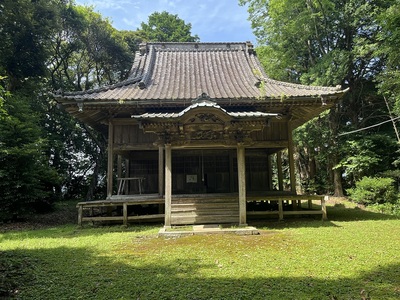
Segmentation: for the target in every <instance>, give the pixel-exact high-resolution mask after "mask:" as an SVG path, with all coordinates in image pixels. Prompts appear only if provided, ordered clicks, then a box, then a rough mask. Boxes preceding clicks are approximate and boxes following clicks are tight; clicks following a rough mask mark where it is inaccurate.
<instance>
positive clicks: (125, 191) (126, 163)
mask: <svg viewBox="0 0 400 300" xmlns="http://www.w3.org/2000/svg"><path fill="white" fill-rule="evenodd" d="M129 162H130V161H129V159H128V158H127V159H125V176H124V177H131V174H130V173H131V170H130V167H131V166H130V164H129ZM130 185H131V183H130V182H129V181H128V182H127V183H126V184H125V190H124V193H125V195H128V194H129V191H130V190H131V186H130Z"/></svg>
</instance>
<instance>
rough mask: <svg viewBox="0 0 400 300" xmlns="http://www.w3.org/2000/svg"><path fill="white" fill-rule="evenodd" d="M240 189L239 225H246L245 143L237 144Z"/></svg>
mask: <svg viewBox="0 0 400 300" xmlns="http://www.w3.org/2000/svg"><path fill="white" fill-rule="evenodd" d="M237 164H238V189H239V226H246V225H247V224H246V161H245V148H244V146H243V144H238V146H237Z"/></svg>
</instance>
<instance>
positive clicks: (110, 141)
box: [107, 121, 114, 198]
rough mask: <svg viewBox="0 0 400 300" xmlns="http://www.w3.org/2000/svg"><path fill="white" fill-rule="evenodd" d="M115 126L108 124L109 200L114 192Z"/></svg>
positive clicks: (110, 122)
mask: <svg viewBox="0 0 400 300" xmlns="http://www.w3.org/2000/svg"><path fill="white" fill-rule="evenodd" d="M113 145H114V125H113V123H112V121H109V123H108V162H107V198H111V196H112V192H113V165H114V153H113Z"/></svg>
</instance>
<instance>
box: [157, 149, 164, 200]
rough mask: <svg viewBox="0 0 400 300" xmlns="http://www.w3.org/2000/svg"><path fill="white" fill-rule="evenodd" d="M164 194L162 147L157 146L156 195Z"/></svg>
mask: <svg viewBox="0 0 400 300" xmlns="http://www.w3.org/2000/svg"><path fill="white" fill-rule="evenodd" d="M163 194H164V147H163V146H161V145H159V146H158V195H159V196H162V195H163Z"/></svg>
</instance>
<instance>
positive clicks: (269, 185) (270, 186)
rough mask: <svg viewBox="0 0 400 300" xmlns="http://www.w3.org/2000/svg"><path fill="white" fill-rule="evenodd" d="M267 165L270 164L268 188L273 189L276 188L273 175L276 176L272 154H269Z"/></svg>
mask: <svg viewBox="0 0 400 300" xmlns="http://www.w3.org/2000/svg"><path fill="white" fill-rule="evenodd" d="M267 165H268V189H269V190H270V191H272V190H273V189H274V187H273V184H272V177H273V176H274V173H273V171H272V157H271V155H268V156H267Z"/></svg>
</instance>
